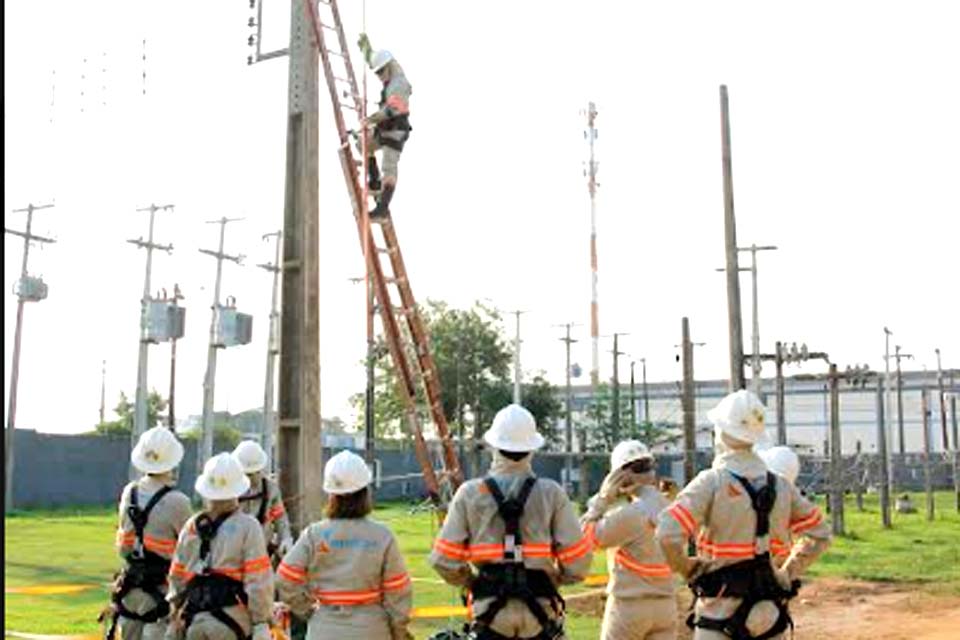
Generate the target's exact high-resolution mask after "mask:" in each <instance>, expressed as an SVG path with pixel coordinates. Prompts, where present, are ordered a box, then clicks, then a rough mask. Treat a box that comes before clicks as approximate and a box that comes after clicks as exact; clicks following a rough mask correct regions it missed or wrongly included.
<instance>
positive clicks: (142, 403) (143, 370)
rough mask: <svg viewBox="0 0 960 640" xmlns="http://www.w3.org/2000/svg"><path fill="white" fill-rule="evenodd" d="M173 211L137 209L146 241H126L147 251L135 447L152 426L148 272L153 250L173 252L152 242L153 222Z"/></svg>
mask: <svg viewBox="0 0 960 640" xmlns="http://www.w3.org/2000/svg"><path fill="white" fill-rule="evenodd" d="M171 209H173V205H172V204H164V205H155V204H151V205H150V206H149V207H143V208H141V209H137V211H149V212H150V227H149V232H148V234H147V240H146V242H144V240H143V238H137V239H136V240H127V242H129V243H130V244H135V245H137V246H138V247H140V248H141V249H146V250H147V266H146V274H145V275H144V278H143V296H142V297H141V299H140V336H139V338H140V354H139V357H138V358H137V398H136V405H135V413H134V420H133V433H132V434H131V438H132V444H131V446H134V445H136V443H137V440H138V439H139V438H140V434H142V433H143V432H144V431H146V430H147V429H149V428H150V427H152V426H153V425H148V424H147V355H148V351H147V348H148V347H149V346H150V343H149V342H148V341H147V339H146V338H147V335H146V334H147V323H148V317H147V316H148V312H149V309H150V272H151V270H152V269H153V250H154V249H160V250H161V251H166V252H167V253H168V254H169V253H171V252H172V251H173V245H172V244H165V245H164V244H156V243H155V242H154V241H153V222H154V219H155V217H156V214H157V211H169V210H171ZM138 475H139V474H138V473H137V470H136V469H134V468H133V465H131V466H130V478H131V479H135V478H136V477H137V476H138Z"/></svg>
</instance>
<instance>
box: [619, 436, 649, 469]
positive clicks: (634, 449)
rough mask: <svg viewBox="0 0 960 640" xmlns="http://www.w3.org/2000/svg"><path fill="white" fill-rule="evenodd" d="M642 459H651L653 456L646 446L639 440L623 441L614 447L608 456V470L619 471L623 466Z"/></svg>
mask: <svg viewBox="0 0 960 640" xmlns="http://www.w3.org/2000/svg"><path fill="white" fill-rule="evenodd" d="M643 458H647V459H650V460H652V459H653V454H652V453H650V450H649V449H647V445H645V444H643V443H642V442H640V441H639V440H624V441H623V442H621V443H619V444H618V445H617V446H615V447H614V448H613V452H612V453H611V454H610V469H619V468H621V467H623V465H625V464H629V463H631V462H634V461H636V460H641V459H643Z"/></svg>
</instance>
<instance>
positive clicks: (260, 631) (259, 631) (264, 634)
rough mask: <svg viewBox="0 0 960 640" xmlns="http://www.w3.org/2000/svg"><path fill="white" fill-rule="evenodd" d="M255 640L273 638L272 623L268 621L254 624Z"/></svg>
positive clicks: (269, 639) (270, 639)
mask: <svg viewBox="0 0 960 640" xmlns="http://www.w3.org/2000/svg"><path fill="white" fill-rule="evenodd" d="M253 640H273V635H272V634H271V633H270V625H269V624H267V623H266V622H261V623H260V624H255V625H253Z"/></svg>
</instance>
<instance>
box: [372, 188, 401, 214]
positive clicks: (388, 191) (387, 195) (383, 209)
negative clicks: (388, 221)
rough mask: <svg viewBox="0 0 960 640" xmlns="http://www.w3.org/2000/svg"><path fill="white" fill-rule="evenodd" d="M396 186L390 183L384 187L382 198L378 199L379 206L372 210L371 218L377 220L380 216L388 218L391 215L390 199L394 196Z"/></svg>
mask: <svg viewBox="0 0 960 640" xmlns="http://www.w3.org/2000/svg"><path fill="white" fill-rule="evenodd" d="M395 188H396V187H394V186H393V185H392V184H388V185H386V186H384V187H383V193H381V194H380V199H379V200H378V201H377V206H376V207H375V208H374V210H373V211H371V212H370V219H371V220H377V219H380V218H386V217H387V216H388V215H390V209H389V207H390V200H391V199H392V198H393V190H394V189H395Z"/></svg>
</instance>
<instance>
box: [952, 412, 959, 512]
mask: <svg viewBox="0 0 960 640" xmlns="http://www.w3.org/2000/svg"><path fill="white" fill-rule="evenodd" d="M950 422H951V424H952V425H953V493H954V496H955V498H956V499H955V502H956V507H957V512H958V513H960V440H958V439H957V436H958V435H960V432H958V429H957V395H956V394H952V395H951V396H950Z"/></svg>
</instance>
